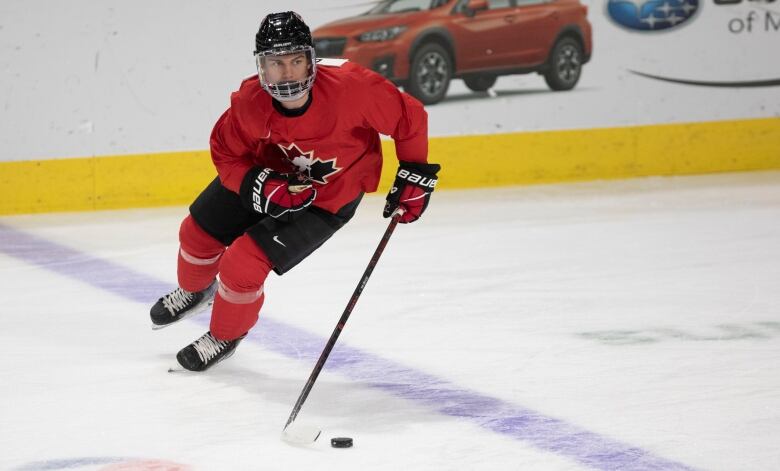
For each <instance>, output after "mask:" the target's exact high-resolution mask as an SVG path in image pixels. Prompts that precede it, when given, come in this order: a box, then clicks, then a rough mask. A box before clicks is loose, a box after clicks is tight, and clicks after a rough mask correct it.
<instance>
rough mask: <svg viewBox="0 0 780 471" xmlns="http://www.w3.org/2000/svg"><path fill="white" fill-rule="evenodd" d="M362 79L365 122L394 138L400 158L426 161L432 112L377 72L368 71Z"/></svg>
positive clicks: (410, 160)
mask: <svg viewBox="0 0 780 471" xmlns="http://www.w3.org/2000/svg"><path fill="white" fill-rule="evenodd" d="M362 82H363V86H362V87H361V88H362V89H363V92H362V95H363V96H362V97H361V98H362V101H363V103H365V104H366V105H365V106H363V107H362V114H363V119H364V121H365V123H366V124H367V125H368V126H369V127H371V128H373V129H375V130H377V131H378V132H379V133H380V134H384V135H387V136H390V137H392V138H393V141H394V142H395V152H396V155H397V156H398V160H401V161H405V162H418V163H426V162H427V161H428V113H427V112H426V111H425V108H423V105H422V103H420V102H419V101H418V100H417V99H415V98H413V97H411V96H410V95H408V94H406V93H402V92H401V91H400V90H398V88H397V87H396V86H395V85H393V84H392V83H391V82H390V81H389V80H387V79H385V78H384V77H382V76H381V75H379V74H376V73H374V72H371V71H368V70H364V71H363V80H362Z"/></svg>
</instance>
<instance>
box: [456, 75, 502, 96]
mask: <svg viewBox="0 0 780 471" xmlns="http://www.w3.org/2000/svg"><path fill="white" fill-rule="evenodd" d="M497 78H498V77H496V76H495V75H467V76H465V77H463V81H464V82H465V83H466V86H467V87H469V89H470V90H471V91H474V92H484V91H487V90H488V89H489V88H490V87H492V86H493V85H495V84H496V79H497Z"/></svg>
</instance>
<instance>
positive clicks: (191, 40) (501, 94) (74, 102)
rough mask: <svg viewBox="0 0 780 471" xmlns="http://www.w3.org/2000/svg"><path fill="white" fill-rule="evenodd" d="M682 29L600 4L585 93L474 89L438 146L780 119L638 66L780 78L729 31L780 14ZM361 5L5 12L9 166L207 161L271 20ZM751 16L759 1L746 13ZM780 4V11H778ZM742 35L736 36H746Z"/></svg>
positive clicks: (759, 29) (770, 60)
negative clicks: (654, 28) (623, 19)
mask: <svg viewBox="0 0 780 471" xmlns="http://www.w3.org/2000/svg"><path fill="white" fill-rule="evenodd" d="M701 1H702V2H703V3H702V4H701V5H700V11H699V13H698V14H697V16H696V17H695V18H694V20H692V21H689V22H688V24H686V25H685V26H683V27H680V28H678V29H674V30H671V31H669V32H655V33H635V32H629V31H627V30H625V29H622V28H620V27H618V26H616V25H615V24H614V23H613V22H612V21H610V20H609V19H608V17H607V15H606V13H605V9H606V1H604V2H596V1H595V0H587V1H586V4H588V5H589V8H590V11H589V19H590V21H591V22H592V24H593V27H594V43H595V46H594V56H593V60H592V61H591V63H589V64H587V65H586V66H585V69H584V74H583V77H582V80H581V82H580V84H579V85H578V86H577V88H576V89H575V90H574V91H572V92H565V93H552V92H549V91H548V90H547V88H546V86H545V84H544V81H543V79H542V78H541V77H539V76H537V75H527V76H514V77H505V78H501V79H500V80H499V82H498V84H497V85H496V90H497V91H498V97H497V98H485V97H480V98H477V96H476V95H474V94H472V93H470V92H468V90H467V89H466V88H465V87H464V86H463V85H462V83H461V82H460V81H456V82H453V85H452V87H451V89H450V94H449V99H448V100H447V101H445V102H443V103H441V104H438V105H435V106H432V107H429V114H430V129H431V134H432V135H435V136H441V135H454V134H469V133H492V132H508V131H521V130H546V129H566V128H586V127H604V126H623V125H633V124H649V123H667V122H686V121H697V120H722V119H739V118H752V117H769V116H780V87H778V86H774V87H761V88H736V89H735V88H712V87H693V86H684V85H678V84H669V83H664V82H658V81H653V80H649V79H646V78H642V77H639V76H636V75H633V74H631V73H630V72H628V70H629V69H633V70H639V71H642V72H645V73H651V74H657V75H667V76H673V77H677V78H689V79H690V78H696V79H701V78H702V77H706V78H709V79H710V80H713V81H738V80H758V79H780V52H778V45H780V31H774V30H772V28H770V30H769V31H766V30H764V29H763V27H764V23H763V17H762V18H761V20H760V21H758V23H756V22H754V24H753V30H752V31H751V32H749V33H748V32H743V33H740V34H736V33H732V32H730V31H729V29H728V24H729V21H732V20H733V19H735V18H745V17H746V16H747V14H748V13H749V12H750V11H756V12H758V13H759V14H760V15H761V16H762V15H765V11H766V10H770V11H773V12H776V13H772V14H774V15H775V18H777V20H778V21H780V6H777V4H773V3H769V4H766V5H764V4H763V3H759V4H757V3H756V2H750V5H749V6H744V5H737V6H728V7H726V6H718V5H715V4H714V3H713V0H701ZM356 3H362V2H361V0H333V1H328V0H321V1H316V0H297V1H295V0H293V1H287V2H284V3H283V4H280V3H277V4H273V3H272V2H265V3H261V2H257V1H253V2H250V1H246V0H234V1H220V2H217V1H207V0H187V1H185V0H165V1H160V0H157V1H152V0H133V1H130V0H128V1H120V0H105V1H88V0H69V1H61V0H60V1H56V0H25V1H21V0H3V1H2V2H0V90H1V91H2V105H1V106H0V123H1V124H0V160H5V161H12V160H29V159H39V158H58V157H81V156H91V155H107V154H126V153H146V152H156V151H168V150H186V149H205V148H207V146H208V135H209V132H210V130H211V126H212V124H213V122H214V121H215V120H216V118H217V117H218V116H219V114H220V113H221V112H222V111H223V110H224V109H225V107H226V106H227V105H228V100H229V94H230V92H231V91H232V90H234V89H235V88H236V87H237V86H238V84H239V83H240V81H241V79H242V78H244V77H245V76H248V75H250V74H252V73H254V62H253V58H252V50H253V46H254V45H253V41H254V33H255V31H256V29H257V25H258V24H259V21H260V19H261V18H262V16H263V15H264V14H266V13H267V12H268V11H269V9H293V10H296V11H298V12H300V13H301V14H302V15H303V16H304V18H305V19H306V20H307V21H308V22H309V24H310V25H311V26H313V27H316V26H318V25H320V24H323V23H325V22H327V21H330V20H333V19H337V18H341V17H345V16H349V15H352V14H355V13H359V12H362V11H363V10H365V9H366V8H367V7H366V6H364V5H363V6H349V5H350V4H351V5H355V4H356ZM744 3H745V5H747V3H748V2H747V0H745V2H744ZM773 5H774V6H773ZM732 24H733V23H732Z"/></svg>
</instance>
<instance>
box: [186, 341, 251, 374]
mask: <svg viewBox="0 0 780 471" xmlns="http://www.w3.org/2000/svg"><path fill="white" fill-rule="evenodd" d="M244 337H246V334H244V335H242V336H241V337H239V338H237V339H235V340H228V341H225V340H217V339H216V338H214V336H213V335H211V332H206V333H205V334H203V336H202V337H201V338H199V339H198V340H196V341H194V342H192V343H191V344H189V345H187V346H186V347H184V348H182V349H181V350H179V353H177V354H176V360H178V361H179V364H180V365H181V366H182V367H183V368H184V369H187V370H190V371H206V370H207V369H209V368H211V367H212V366H214V365H216V364H217V363H219V362H221V361H222V360H225V359H227V358H230V357H231V356H232V355H233V353H234V352H235V351H236V347H238V344H239V343H241V341H242V340H244Z"/></svg>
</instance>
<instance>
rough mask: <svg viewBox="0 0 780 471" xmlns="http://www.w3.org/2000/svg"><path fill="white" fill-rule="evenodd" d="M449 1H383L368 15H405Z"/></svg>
mask: <svg viewBox="0 0 780 471" xmlns="http://www.w3.org/2000/svg"><path fill="white" fill-rule="evenodd" d="M448 1H449V0H382V1H380V2H379V3H378V4H377V5H376V6H375V7H374V8H372V9H370V10H369V11H368V12H367V13H366V14H367V15H378V14H382V13H403V12H407V11H423V10H430V9H433V8H436V7H438V6H441V5H444V4H445V3H447V2H448Z"/></svg>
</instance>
